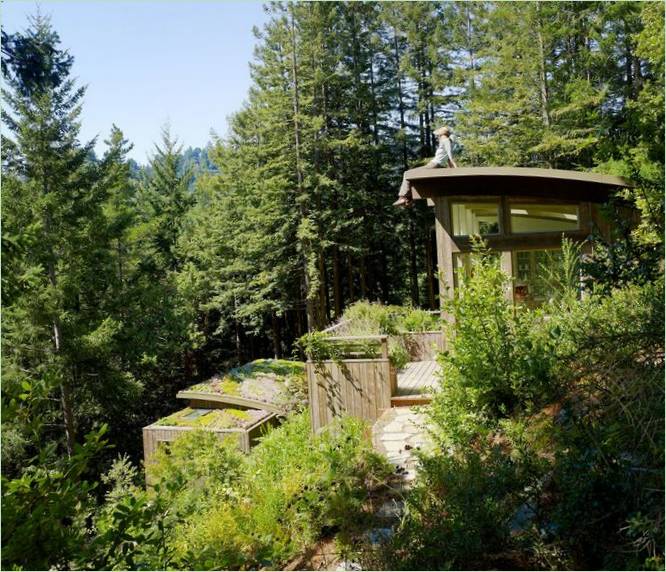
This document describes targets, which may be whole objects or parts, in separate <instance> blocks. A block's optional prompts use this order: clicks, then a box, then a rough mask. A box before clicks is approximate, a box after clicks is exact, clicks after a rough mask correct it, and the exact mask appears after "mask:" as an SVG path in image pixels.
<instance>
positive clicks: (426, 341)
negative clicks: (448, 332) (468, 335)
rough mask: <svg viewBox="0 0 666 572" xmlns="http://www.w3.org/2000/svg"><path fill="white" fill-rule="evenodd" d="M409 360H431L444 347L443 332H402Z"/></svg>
mask: <svg viewBox="0 0 666 572" xmlns="http://www.w3.org/2000/svg"><path fill="white" fill-rule="evenodd" d="M403 338H404V341H405V346H406V347H407V351H408V352H409V359H410V361H431V360H435V359H437V354H438V353H439V352H443V351H444V350H445V349H446V343H445V339H444V332H410V333H408V334H403Z"/></svg>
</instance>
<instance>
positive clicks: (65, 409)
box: [44, 191, 76, 457]
mask: <svg viewBox="0 0 666 572" xmlns="http://www.w3.org/2000/svg"><path fill="white" fill-rule="evenodd" d="M44 195H45V196H46V195H47V193H46V191H45V192H44ZM51 226H52V225H51V220H50V217H49V216H48V215H46V216H45V217H44V230H45V233H46V235H47V236H48V235H49V234H50V232H51ZM47 274H48V279H49V284H50V286H51V288H53V290H56V289H57V287H58V277H57V274H56V269H55V253H54V252H53V249H52V248H49V260H48V263H47ZM52 328H53V350H54V353H55V354H56V356H60V353H61V352H62V343H63V340H62V324H61V323H60V319H59V318H58V317H57V316H56V317H54V318H53V322H52ZM60 406H61V408H62V417H63V424H64V426H65V445H66V447H67V455H68V456H69V457H71V456H72V453H73V452H74V444H75V443H76V423H75V420H74V410H73V403H72V387H71V385H70V382H69V380H67V379H64V378H63V379H61V382H60Z"/></svg>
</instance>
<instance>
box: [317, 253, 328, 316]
mask: <svg viewBox="0 0 666 572" xmlns="http://www.w3.org/2000/svg"><path fill="white" fill-rule="evenodd" d="M319 277H320V279H319V316H320V319H319V324H320V325H321V326H325V325H326V324H328V321H329V319H330V317H329V312H328V307H329V301H328V283H327V281H326V264H325V262H324V253H323V252H320V253H319Z"/></svg>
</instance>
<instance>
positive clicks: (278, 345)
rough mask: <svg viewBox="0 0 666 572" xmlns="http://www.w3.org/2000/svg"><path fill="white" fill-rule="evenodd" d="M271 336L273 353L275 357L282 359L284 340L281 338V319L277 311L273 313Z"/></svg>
mask: <svg viewBox="0 0 666 572" xmlns="http://www.w3.org/2000/svg"><path fill="white" fill-rule="evenodd" d="M271 338H272V341H273V355H274V356H275V359H280V358H281V357H282V342H281V339H280V320H279V318H278V317H277V314H276V313H275V312H273V313H272V314H271Z"/></svg>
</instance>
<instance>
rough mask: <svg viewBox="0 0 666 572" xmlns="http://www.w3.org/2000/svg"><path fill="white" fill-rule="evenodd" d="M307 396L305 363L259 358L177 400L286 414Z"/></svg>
mask: <svg viewBox="0 0 666 572" xmlns="http://www.w3.org/2000/svg"><path fill="white" fill-rule="evenodd" d="M306 393H307V391H306V377H305V364H304V363H303V362H298V361H288V360H279V359H278V360H274V359H259V360H255V361H253V362H250V363H247V364H245V365H243V366H241V367H237V368H235V369H232V370H231V371H229V372H228V373H226V374H222V375H215V376H213V377H212V378H211V379H209V380H208V381H206V382H204V383H198V384H196V385H193V386H191V387H189V388H188V389H187V390H185V391H181V392H179V393H178V397H179V398H182V399H194V400H201V401H207V400H208V401H218V402H221V403H229V404H232V405H240V406H243V407H256V408H260V409H267V410H269V411H273V412H276V413H283V412H286V411H289V410H291V409H294V408H297V407H298V405H299V404H300V403H301V402H302V401H303V400H304V398H305V395H306Z"/></svg>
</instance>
